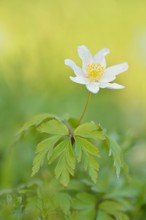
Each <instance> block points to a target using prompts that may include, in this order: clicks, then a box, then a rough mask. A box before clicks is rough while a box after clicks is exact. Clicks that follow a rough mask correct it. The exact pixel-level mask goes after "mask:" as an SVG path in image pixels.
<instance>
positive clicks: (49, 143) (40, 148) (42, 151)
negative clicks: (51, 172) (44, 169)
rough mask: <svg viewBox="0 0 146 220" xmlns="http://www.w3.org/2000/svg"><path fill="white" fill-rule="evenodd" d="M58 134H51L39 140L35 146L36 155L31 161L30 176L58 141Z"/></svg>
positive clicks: (36, 170) (35, 171)
mask: <svg viewBox="0 0 146 220" xmlns="http://www.w3.org/2000/svg"><path fill="white" fill-rule="evenodd" d="M59 139H60V136H53V137H50V138H47V139H45V140H43V141H42V142H40V143H39V144H38V145H37V148H36V154H37V155H36V157H35V158H34V161H33V167H32V176H33V175H35V174H36V173H37V172H38V171H39V169H40V167H41V166H42V164H43V162H44V158H45V156H46V154H47V153H48V152H51V151H52V148H53V147H54V145H55V144H56V143H57V142H58V140H59Z"/></svg>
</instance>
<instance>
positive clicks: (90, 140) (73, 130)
mask: <svg viewBox="0 0 146 220" xmlns="http://www.w3.org/2000/svg"><path fill="white" fill-rule="evenodd" d="M32 127H35V128H36V130H37V131H38V132H39V133H45V134H46V135H47V136H48V137H47V138H45V139H44V140H42V141H41V142H40V143H39V144H38V145H37V147H36V156H35V158H34V161H33V168H32V176H33V175H35V174H36V173H37V172H38V171H39V170H40V168H41V166H42V165H43V163H44V160H45V158H47V160H48V164H49V165H53V167H54V173H55V176H56V178H57V179H59V180H60V182H61V183H62V184H63V185H64V186H67V185H68V183H69V181H70V176H74V175H75V171H76V170H78V169H79V170H83V171H87V172H88V174H89V176H90V178H91V180H92V181H93V182H94V183H96V181H97V177H98V172H99V167H100V164H99V162H98V158H99V157H100V150H101V149H100V145H101V142H103V141H104V142H106V144H107V146H108V148H109V151H110V155H112V157H113V160H114V165H115V167H116V172H117V176H118V177H119V174H120V168H121V167H122V162H121V161H122V157H121V148H120V147H119V145H118V144H117V143H116V142H115V141H114V140H113V139H112V138H110V137H108V136H107V135H105V133H104V131H103V129H102V128H101V126H100V125H97V124H95V123H94V122H89V123H84V124H81V125H79V126H77V120H74V119H68V121H65V120H63V121H62V120H61V119H59V118H58V117H56V116H53V115H50V114H42V115H39V116H36V117H34V118H33V119H32V120H31V121H30V122H28V123H26V124H25V125H24V126H23V127H22V129H21V130H20V131H19V134H22V133H24V132H25V131H26V130H28V129H30V128H32Z"/></svg>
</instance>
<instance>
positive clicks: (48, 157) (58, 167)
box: [0, 46, 146, 220]
mask: <svg viewBox="0 0 146 220" xmlns="http://www.w3.org/2000/svg"><path fill="white" fill-rule="evenodd" d="M78 52H79V56H80V58H81V59H82V62H83V66H82V68H79V67H78V66H76V64H75V63H74V62H73V61H72V60H69V59H67V60H65V63H66V65H68V66H70V67H71V68H72V69H73V70H74V72H75V75H76V76H75V77H70V78H71V80H72V81H74V82H77V83H80V84H84V85H85V86H86V87H87V89H88V90H89V95H88V97H87V101H86V103H85V107H84V109H83V112H82V114H81V116H80V118H79V119H75V118H72V117H58V116H55V115H53V114H48V113H46V114H40V115H37V116H35V117H34V118H33V119H32V120H31V121H29V122H27V123H26V124H24V126H23V127H22V128H21V129H20V131H19V132H18V134H17V136H18V137H21V136H23V135H24V134H25V133H27V132H29V131H31V130H33V132H34V133H33V134H34V135H36V136H37V137H38V138H39V139H40V142H39V143H38V144H37V146H36V150H35V157H34V160H33V166H32V176H35V177H33V178H32V180H31V181H30V183H26V184H23V185H21V186H19V187H18V188H16V189H13V190H12V189H10V190H7V191H3V192H1V197H0V198H1V201H2V202H5V203H6V207H7V208H8V209H9V210H10V212H11V213H12V214H11V216H9V215H8V214H7V210H6V209H4V208H3V206H2V205H1V208H2V210H3V211H2V214H1V216H0V217H1V218H2V219H4V218H5V219H8V220H9V219H10V220H11V219H31V220H33V219H34V220H37V219H38V220H65V219H68V220H130V219H134V220H142V219H143V216H144V215H145V214H144V212H145V211H144V210H145V209H144V207H145V206H146V200H145V197H143V196H142V194H143V193H144V194H145V187H144V183H139V182H138V181H137V180H135V179H134V180H133V182H132V184H131V180H130V178H129V175H128V173H127V165H126V164H125V162H124V159H123V156H124V155H123V150H122V148H121V147H120V146H119V144H118V143H117V141H116V140H115V139H114V138H113V137H112V136H110V135H108V134H107V132H106V131H105V129H103V128H102V126H101V125H100V124H97V123H95V122H93V121H91V122H85V123H82V119H83V117H84V114H85V112H86V109H87V105H88V103H89V99H90V96H91V93H97V92H98V91H99V89H100V88H110V89H121V88H123V86H121V85H119V84H116V83H113V84H112V83H111V81H113V80H114V79H115V77H116V75H118V74H119V73H121V72H123V71H126V70H127V69H128V65H127V63H123V64H118V65H115V66H112V67H109V68H106V60H105V55H106V54H108V53H109V49H102V50H101V51H99V52H98V53H97V54H96V55H95V56H94V57H92V55H91V54H90V52H89V51H88V49H87V48H86V47H85V46H80V47H78ZM46 162H47V163H46ZM113 168H115V169H113ZM120 172H121V173H122V174H121V175H120ZM139 212H140V214H139Z"/></svg>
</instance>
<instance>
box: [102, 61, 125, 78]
mask: <svg viewBox="0 0 146 220" xmlns="http://www.w3.org/2000/svg"><path fill="white" fill-rule="evenodd" d="M126 70H128V63H127V62H124V63H120V64H117V65H114V66H110V67H108V68H107V69H106V73H107V74H113V75H115V76H116V75H118V74H120V73H122V72H125V71H126Z"/></svg>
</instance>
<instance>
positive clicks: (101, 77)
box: [65, 46, 128, 93]
mask: <svg viewBox="0 0 146 220" xmlns="http://www.w3.org/2000/svg"><path fill="white" fill-rule="evenodd" d="M108 53H110V50H109V49H107V48H103V49H102V50H100V51H99V52H98V53H96V54H95V55H94V56H92V55H91V53H90V51H89V50H88V48H87V47H85V46H79V47H78V54H79V57H80V58H81V60H82V68H80V67H78V66H77V65H76V64H75V62H74V61H72V60H70V59H66V60H65V64H66V65H67V66H69V67H70V68H72V69H73V71H74V73H75V75H76V76H75V77H72V76H70V79H71V80H72V81H73V82H76V83H79V84H83V85H85V86H86V87H87V89H88V90H89V91H90V92H92V93H97V92H98V91H99V89H100V88H108V89H123V88H124V86H122V85H119V84H117V83H111V82H112V81H113V80H114V79H115V78H116V75H118V74H120V73H122V72H124V71H126V70H127V69H128V63H126V62H124V63H121V64H117V65H114V66H111V67H108V68H106V60H105V56H106V55H107V54H108Z"/></svg>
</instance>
